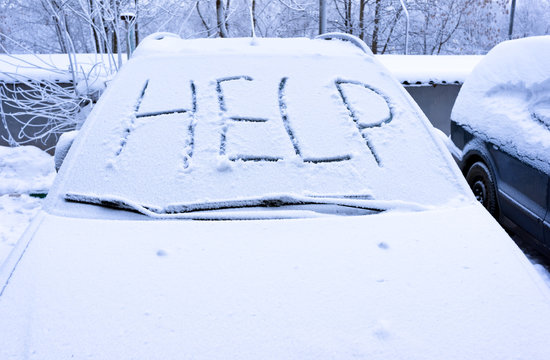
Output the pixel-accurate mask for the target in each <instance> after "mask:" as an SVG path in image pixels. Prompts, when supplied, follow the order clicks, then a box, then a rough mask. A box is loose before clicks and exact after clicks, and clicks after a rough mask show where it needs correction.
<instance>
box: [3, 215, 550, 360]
mask: <svg viewBox="0 0 550 360" xmlns="http://www.w3.org/2000/svg"><path fill="white" fill-rule="evenodd" d="M34 227H35V228H36V229H37V230H36V231H34V232H33V231H30V232H29V233H28V234H27V239H25V238H24V239H22V241H21V243H20V244H19V247H20V250H19V252H18V251H17V250H16V251H14V253H13V254H12V256H11V258H10V260H9V261H8V262H7V263H6V264H5V265H4V268H3V272H2V273H3V274H4V276H5V278H8V279H9V280H8V282H7V286H4V287H3V292H2V295H1V296H0V319H1V321H0V334H1V338H2V346H1V347H0V358H2V359H11V358H14V359H19V358H25V359H26V358H33V357H34V358H39V359H66V358H72V357H75V358H88V357H89V358H97V359H107V358H110V359H152V358H162V359H182V358H190V359H191V358H192V359H218V358H219V359H258V358H263V359H266V358H267V359H316V360H318V359H336V358H337V359H347V358H365V359H373V358H375V359H499V360H500V359H512V358H514V359H519V358H521V359H530V360H535V359H543V358H544V359H546V358H547V356H548V353H549V348H548V345H547V342H548V339H550V325H549V323H548V319H550V296H549V293H550V291H549V289H548V287H547V286H546V284H545V283H544V282H543V281H542V280H541V279H540V277H539V276H538V275H537V274H536V272H535V270H534V269H533V267H532V266H531V265H530V264H529V262H528V260H527V259H526V258H525V257H524V256H523V254H522V253H521V252H520V251H519V250H518V249H517V247H516V246H515V244H513V242H512V241H511V240H510V238H509V237H508V236H507V235H506V234H505V232H504V231H503V230H502V229H501V228H500V227H499V226H498V225H497V224H496V222H494V221H493V220H492V218H490V217H489V216H488V215H487V213H486V212H485V211H484V210H483V209H482V207H481V206H478V205H473V206H467V207H463V208H457V209H443V210H435V211H424V212H418V213H398V212H388V213H384V214H378V215H370V216H357V217H336V216H335V217H328V218H318V219H297V220H284V221H282V220H269V221H216V222H213V221H105V220H86V219H76V218H63V217H58V216H53V215H48V214H45V213H43V214H42V215H41V218H40V219H38V220H36V223H35V224H34ZM21 253H24V254H23V255H24V256H22V257H21V258H20V256H19V255H20V254H21ZM19 258H20V260H19ZM15 263H17V266H15V270H13V264H15ZM10 264H11V265H10ZM8 268H9V269H8ZM12 270H13V271H12ZM2 280H4V279H2ZM0 289H2V288H1V287H0Z"/></svg>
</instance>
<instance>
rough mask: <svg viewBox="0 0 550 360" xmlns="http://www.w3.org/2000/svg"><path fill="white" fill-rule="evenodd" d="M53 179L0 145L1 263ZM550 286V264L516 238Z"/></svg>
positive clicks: (31, 158) (41, 159) (35, 157)
mask: <svg viewBox="0 0 550 360" xmlns="http://www.w3.org/2000/svg"><path fill="white" fill-rule="evenodd" d="M54 177H55V170H54V162H53V157H52V156H50V155H48V154H47V153H45V152H43V151H41V150H39V149H38V148H35V147H32V146H21V147H18V148H8V147H3V146H0V264H2V262H3V261H4V259H5V258H6V257H7V256H8V254H9V253H10V251H11V249H12V248H13V246H14V245H15V243H16V242H17V240H18V239H19V237H20V236H21V235H22V234H23V232H24V231H25V229H26V227H27V226H28V225H29V223H30V221H31V220H32V219H33V217H34V216H35V215H36V213H37V212H38V211H39V210H40V208H41V206H42V201H43V200H42V199H40V198H37V197H33V196H30V195H29V194H32V193H43V192H46V191H47V189H49V187H50V185H51V183H52V182H53V180H54ZM516 242H517V243H518V245H519V246H520V247H521V248H522V249H523V250H524V252H525V253H526V254H527V256H528V258H529V259H530V260H531V262H532V263H533V264H534V266H535V268H536V269H537V271H538V272H539V273H540V275H541V276H542V278H543V279H545V280H546V283H547V284H548V285H549V286H550V261H548V260H546V259H544V258H543V257H541V256H540V255H538V254H537V252H536V251H534V250H533V249H532V248H531V247H529V245H527V244H524V243H523V242H522V241H521V240H520V239H516Z"/></svg>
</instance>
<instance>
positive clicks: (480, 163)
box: [451, 36, 550, 255]
mask: <svg viewBox="0 0 550 360" xmlns="http://www.w3.org/2000/svg"><path fill="white" fill-rule="evenodd" d="M549 54H550V36H544V37H533V38H526V39H520V40H513V41H507V42H504V43H502V44H500V45H498V46H496V47H495V48H494V49H493V50H491V51H490V52H489V54H487V56H486V57H485V58H484V59H483V60H482V61H481V62H480V64H479V65H478V66H477V67H476V68H475V69H474V71H473V72H472V74H471V75H470V76H469V77H468V79H467V80H466V82H465V83H464V86H463V87H462V89H461V91H460V93H459V95H458V98H457V100H456V103H455V106H454V108H453V112H452V116H451V118H452V122H451V129H452V130H451V136H452V140H453V142H454V143H455V144H456V146H457V147H458V148H459V149H460V159H459V165H460V167H461V169H462V171H463V173H464V175H465V176H466V179H467V181H468V183H469V184H470V186H471V187H472V190H473V191H474V194H475V195H476V197H477V198H478V200H479V201H481V202H482V203H483V205H484V206H485V207H486V208H487V210H489V212H490V213H491V214H492V215H493V216H494V217H495V218H497V219H498V220H499V221H500V222H501V223H502V224H503V225H504V226H505V227H507V228H509V229H511V230H512V231H514V232H518V233H519V234H520V235H523V237H525V238H526V239H529V240H532V241H533V242H534V244H535V245H538V247H539V249H541V250H543V252H544V253H546V254H547V255H548V254H550V214H549V213H548V204H549V201H550V197H549V191H548V190H549V189H548V187H549V186H550V182H549V174H550V57H549V56H547V55H549Z"/></svg>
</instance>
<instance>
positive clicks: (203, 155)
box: [62, 39, 459, 209]
mask: <svg viewBox="0 0 550 360" xmlns="http://www.w3.org/2000/svg"><path fill="white" fill-rule="evenodd" d="M303 41H310V42H311V40H305V39H303ZM316 42H318V43H319V44H320V45H319V46H320V47H323V46H328V45H329V44H328V43H333V42H332V41H330V42H329V41H321V40H317V41H316ZM260 45H261V44H260ZM330 46H332V47H334V45H333V44H330ZM342 46H343V45H342ZM260 47H261V46H260ZM332 47H331V48H330V49H332ZM350 47H351V48H352V50H353V51H350ZM338 49H339V48H338V47H337V48H336V51H334V50H331V51H330V52H329V53H330V55H331V56H320V55H318V54H317V55H316V54H309V55H307V56H306V55H302V56H299V55H296V56H286V55H276V54H272V55H271V56H269V57H266V56H264V55H263V54H251V55H249V56H241V55H238V54H222V55H215V56H198V55H188V56H185V57H183V56H167V57H152V58H151V57H143V58H137V59H134V60H133V61H130V62H129V63H128V64H127V65H126V66H125V67H124V68H123V69H122V71H121V72H120V74H119V76H118V78H117V79H116V80H115V81H114V82H113V84H112V85H111V86H110V88H109V90H108V91H107V93H106V94H105V96H104V98H103V99H102V101H101V102H100V104H98V105H97V107H96V109H95V111H94V113H93V114H92V116H91V117H90V119H89V120H88V122H87V124H86V126H85V128H84V129H83V134H82V136H83V139H82V141H81V142H80V143H79V144H78V148H79V150H78V151H76V152H77V155H76V157H75V158H73V159H71V160H72V164H73V165H72V166H71V167H70V168H69V169H68V174H67V175H66V178H67V180H66V181H65V182H64V184H63V189H62V192H63V193H64V194H69V195H68V196H69V197H72V199H73V200H74V199H78V197H79V196H80V198H81V199H85V198H88V199H91V198H93V199H101V198H111V199H112V198H116V199H125V200H124V201H125V202H127V203H132V204H139V206H143V207H146V208H149V209H161V208H162V209H166V208H170V207H172V208H174V207H178V206H179V207H180V209H181V208H185V207H190V206H191V207H193V206H198V207H199V208H200V204H212V203H214V204H216V203H227V202H231V203H238V202H239V200H240V199H262V198H268V199H270V200H273V199H276V198H277V197H281V196H282V197H286V198H288V197H291V198H294V199H296V198H300V197H307V198H308V199H311V198H313V197H331V198H346V197H347V198H349V197H360V198H363V199H371V200H372V199H374V200H400V201H405V202H413V203H417V204H424V205H436V204H442V203H446V202H448V201H449V200H450V199H451V198H453V197H455V196H457V194H458V192H459V191H458V188H459V187H458V186H457V185H456V176H455V174H454V173H453V172H452V171H451V170H449V169H450V168H449V160H448V159H447V158H446V157H444V156H443V155H442V153H441V150H439V148H438V146H437V145H436V143H435V141H434V140H433V138H432V136H431V135H430V133H429V129H428V126H429V125H428V124H427V123H426V121H425V120H424V119H422V118H421V116H420V115H419V114H418V112H417V110H416V109H415V108H414V107H413V105H412V104H411V102H410V100H409V98H407V97H406V95H405V94H404V90H403V89H402V88H401V87H400V85H399V84H398V83H397V82H396V81H394V80H393V78H392V77H391V76H390V75H389V74H388V72H387V70H385V69H384V68H383V67H382V66H381V65H379V64H378V63H377V62H376V60H374V59H373V58H371V57H367V56H364V55H361V54H360V53H358V52H357V51H356V49H355V50H354V48H353V47H352V46H351V45H348V44H346V45H345V47H344V49H345V50H346V52H347V53H350V52H351V53H352V55H353V56H343V55H341V54H338ZM91 202H93V201H91ZM95 202H96V203H98V201H95Z"/></svg>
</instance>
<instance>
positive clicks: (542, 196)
mask: <svg viewBox="0 0 550 360" xmlns="http://www.w3.org/2000/svg"><path fill="white" fill-rule="evenodd" d="M488 150H489V152H490V154H491V155H492V157H493V159H494V162H495V166H496V168H497V169H496V173H497V184H498V191H499V201H500V203H499V205H500V212H501V215H504V216H505V217H507V218H508V219H509V220H511V221H512V222H514V223H515V224H516V225H517V226H519V227H521V228H522V229H523V230H524V231H526V232H528V233H529V234H530V235H531V236H533V237H534V238H536V239H538V240H539V241H542V240H543V238H544V235H543V226H542V223H543V220H544V219H545V217H546V210H547V204H548V175H546V174H545V173H543V172H541V171H540V170H537V169H535V168H533V167H531V166H529V165H527V164H526V163H524V162H522V161H520V160H519V159H517V158H515V157H513V156H510V155H508V154H506V153H505V152H503V151H501V150H500V149H499V148H498V147H496V146H492V145H489V146H488Z"/></svg>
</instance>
